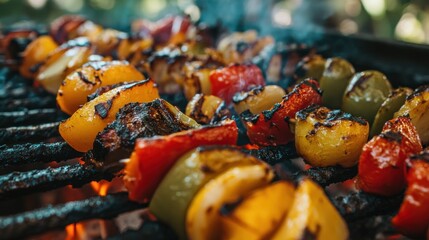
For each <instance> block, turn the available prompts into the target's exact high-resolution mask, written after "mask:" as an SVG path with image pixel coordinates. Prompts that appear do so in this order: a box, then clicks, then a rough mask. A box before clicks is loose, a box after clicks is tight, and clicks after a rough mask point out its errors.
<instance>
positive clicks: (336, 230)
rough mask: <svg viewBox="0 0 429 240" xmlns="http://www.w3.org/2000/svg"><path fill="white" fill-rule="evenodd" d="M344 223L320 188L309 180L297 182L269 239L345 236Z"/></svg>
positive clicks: (337, 239) (340, 238)
mask: <svg viewBox="0 0 429 240" xmlns="http://www.w3.org/2000/svg"><path fill="white" fill-rule="evenodd" d="M348 237H349V232H348V228H347V225H346V223H345V221H344V220H343V218H342V217H341V215H340V214H339V213H338V211H337V209H335V207H334V206H333V205H332V203H331V202H330V201H329V199H328V198H327V197H326V195H325V193H324V191H323V189H322V188H320V187H319V185H317V184H316V183H314V182H313V181H312V180H310V179H304V180H303V181H302V182H301V183H299V186H298V189H297V190H296V192H295V196H294V201H293V204H292V206H291V209H290V211H289V214H288V215H287V217H286V218H285V220H284V221H283V223H281V225H280V227H279V229H278V231H277V232H276V233H275V234H274V236H273V237H272V238H271V239H273V240H277V239H278V240H283V239H332V240H345V239H348Z"/></svg>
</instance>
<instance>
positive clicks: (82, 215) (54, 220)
mask: <svg viewBox="0 0 429 240" xmlns="http://www.w3.org/2000/svg"><path fill="white" fill-rule="evenodd" d="M401 199H402V196H396V197H394V198H385V197H378V196H374V195H370V194H365V193H361V192H358V193H351V194H350V195H347V196H345V197H337V198H334V199H333V200H332V203H333V204H334V206H335V207H336V208H337V209H338V210H339V211H340V214H341V215H342V216H343V217H344V218H345V219H346V220H347V221H355V220H358V219H362V218H365V217H368V216H375V215H377V214H380V213H384V212H389V211H392V209H397V207H398V206H399V204H400V201H401ZM144 207H146V205H140V204H137V203H135V202H131V201H129V200H128V196H127V194H126V193H118V194H110V195H107V196H106V197H93V198H90V199H86V200H81V201H75V202H69V203H66V204H60V205H56V206H54V207H52V206H48V207H44V208H40V209H37V210H33V211H29V212H25V213H20V214H16V215H13V216H8V217H0V232H1V233H2V234H4V235H3V236H4V237H6V238H22V237H25V236H29V235H33V234H37V233H42V232H45V231H48V230H52V229H58V228H62V227H65V226H66V225H68V224H71V223H75V222H80V221H83V220H87V219H93V218H111V217H114V216H116V215H118V214H120V213H123V212H127V211H131V210H134V209H138V208H144ZM153 224H155V225H154V226H151V227H150V228H149V229H150V230H149V229H146V230H144V231H146V232H145V234H147V236H156V234H158V233H159V234H163V233H162V232H158V231H161V230H162V231H164V229H165V227H162V226H156V225H157V224H158V223H156V222H154V223H153ZM138 232H139V231H137V232H130V233H127V234H131V235H135V234H136V233H138ZM127 234H126V235H127ZM164 234H165V232H164ZM131 235H130V236H131ZM3 236H2V237H3ZM123 236H125V235H123ZM127 236H128V235H127ZM163 236H164V235H163ZM116 239H117V238H116ZM150 239H153V238H150Z"/></svg>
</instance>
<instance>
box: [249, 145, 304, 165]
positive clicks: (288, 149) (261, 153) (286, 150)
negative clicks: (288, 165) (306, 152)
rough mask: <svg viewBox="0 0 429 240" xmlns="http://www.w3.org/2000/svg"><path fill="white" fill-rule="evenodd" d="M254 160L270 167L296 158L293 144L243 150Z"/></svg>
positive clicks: (296, 154)
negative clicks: (260, 160)
mask: <svg viewBox="0 0 429 240" xmlns="http://www.w3.org/2000/svg"><path fill="white" fill-rule="evenodd" d="M243 152H246V153H248V154H250V155H252V156H254V157H256V158H259V159H262V160H264V161H265V162H267V163H268V164H270V165H275V164H277V163H280V162H283V161H287V160H290V159H292V158H296V157H298V153H297V152H296V149H295V144H294V143H290V144H287V145H283V146H275V147H271V146H270V147H263V148H260V149H251V150H243Z"/></svg>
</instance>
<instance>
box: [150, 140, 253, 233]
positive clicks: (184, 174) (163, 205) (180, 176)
mask: <svg viewBox="0 0 429 240" xmlns="http://www.w3.org/2000/svg"><path fill="white" fill-rule="evenodd" d="M253 164H259V160H257V159H256V158H254V157H252V156H250V155H247V154H244V153H242V152H241V151H239V150H238V149H235V148H232V147H198V148H197V149H195V150H192V151H190V152H188V153H186V154H185V155H183V156H182V157H180V159H179V160H177V162H176V163H175V164H174V165H173V167H172V168H171V169H170V171H169V172H168V173H167V175H166V176H165V177H164V179H163V180H162V182H161V183H160V184H159V186H158V188H157V189H156V191H155V193H154V195H153V198H152V200H151V202H150V205H149V210H150V211H151V212H152V213H153V214H154V215H155V216H156V217H157V219H159V220H160V221H162V222H164V223H167V224H168V225H169V226H170V227H172V228H173V229H174V230H175V232H176V234H177V235H178V236H179V237H180V239H186V227H185V220H186V213H187V210H188V206H189V205H190V203H191V201H192V199H193V198H194V196H195V194H196V193H197V192H198V190H199V189H200V188H201V187H202V186H204V184H206V183H207V182H208V181H210V180H211V179H212V178H214V177H216V176H217V175H218V174H220V173H222V172H224V171H226V170H227V169H229V168H232V167H236V166H247V165H253ZM189 176H192V177H189ZM168 206H175V211H171V209H170V208H169V207H168Z"/></svg>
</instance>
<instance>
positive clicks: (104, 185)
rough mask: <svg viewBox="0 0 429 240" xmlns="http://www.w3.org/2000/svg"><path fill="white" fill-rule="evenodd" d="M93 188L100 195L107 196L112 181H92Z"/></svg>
mask: <svg viewBox="0 0 429 240" xmlns="http://www.w3.org/2000/svg"><path fill="white" fill-rule="evenodd" d="M90 185H91V187H92V189H93V190H94V191H95V192H96V193H97V194H98V195H100V196H106V195H107V190H109V187H110V183H109V182H107V181H100V182H95V181H92V182H91V183H90Z"/></svg>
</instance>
